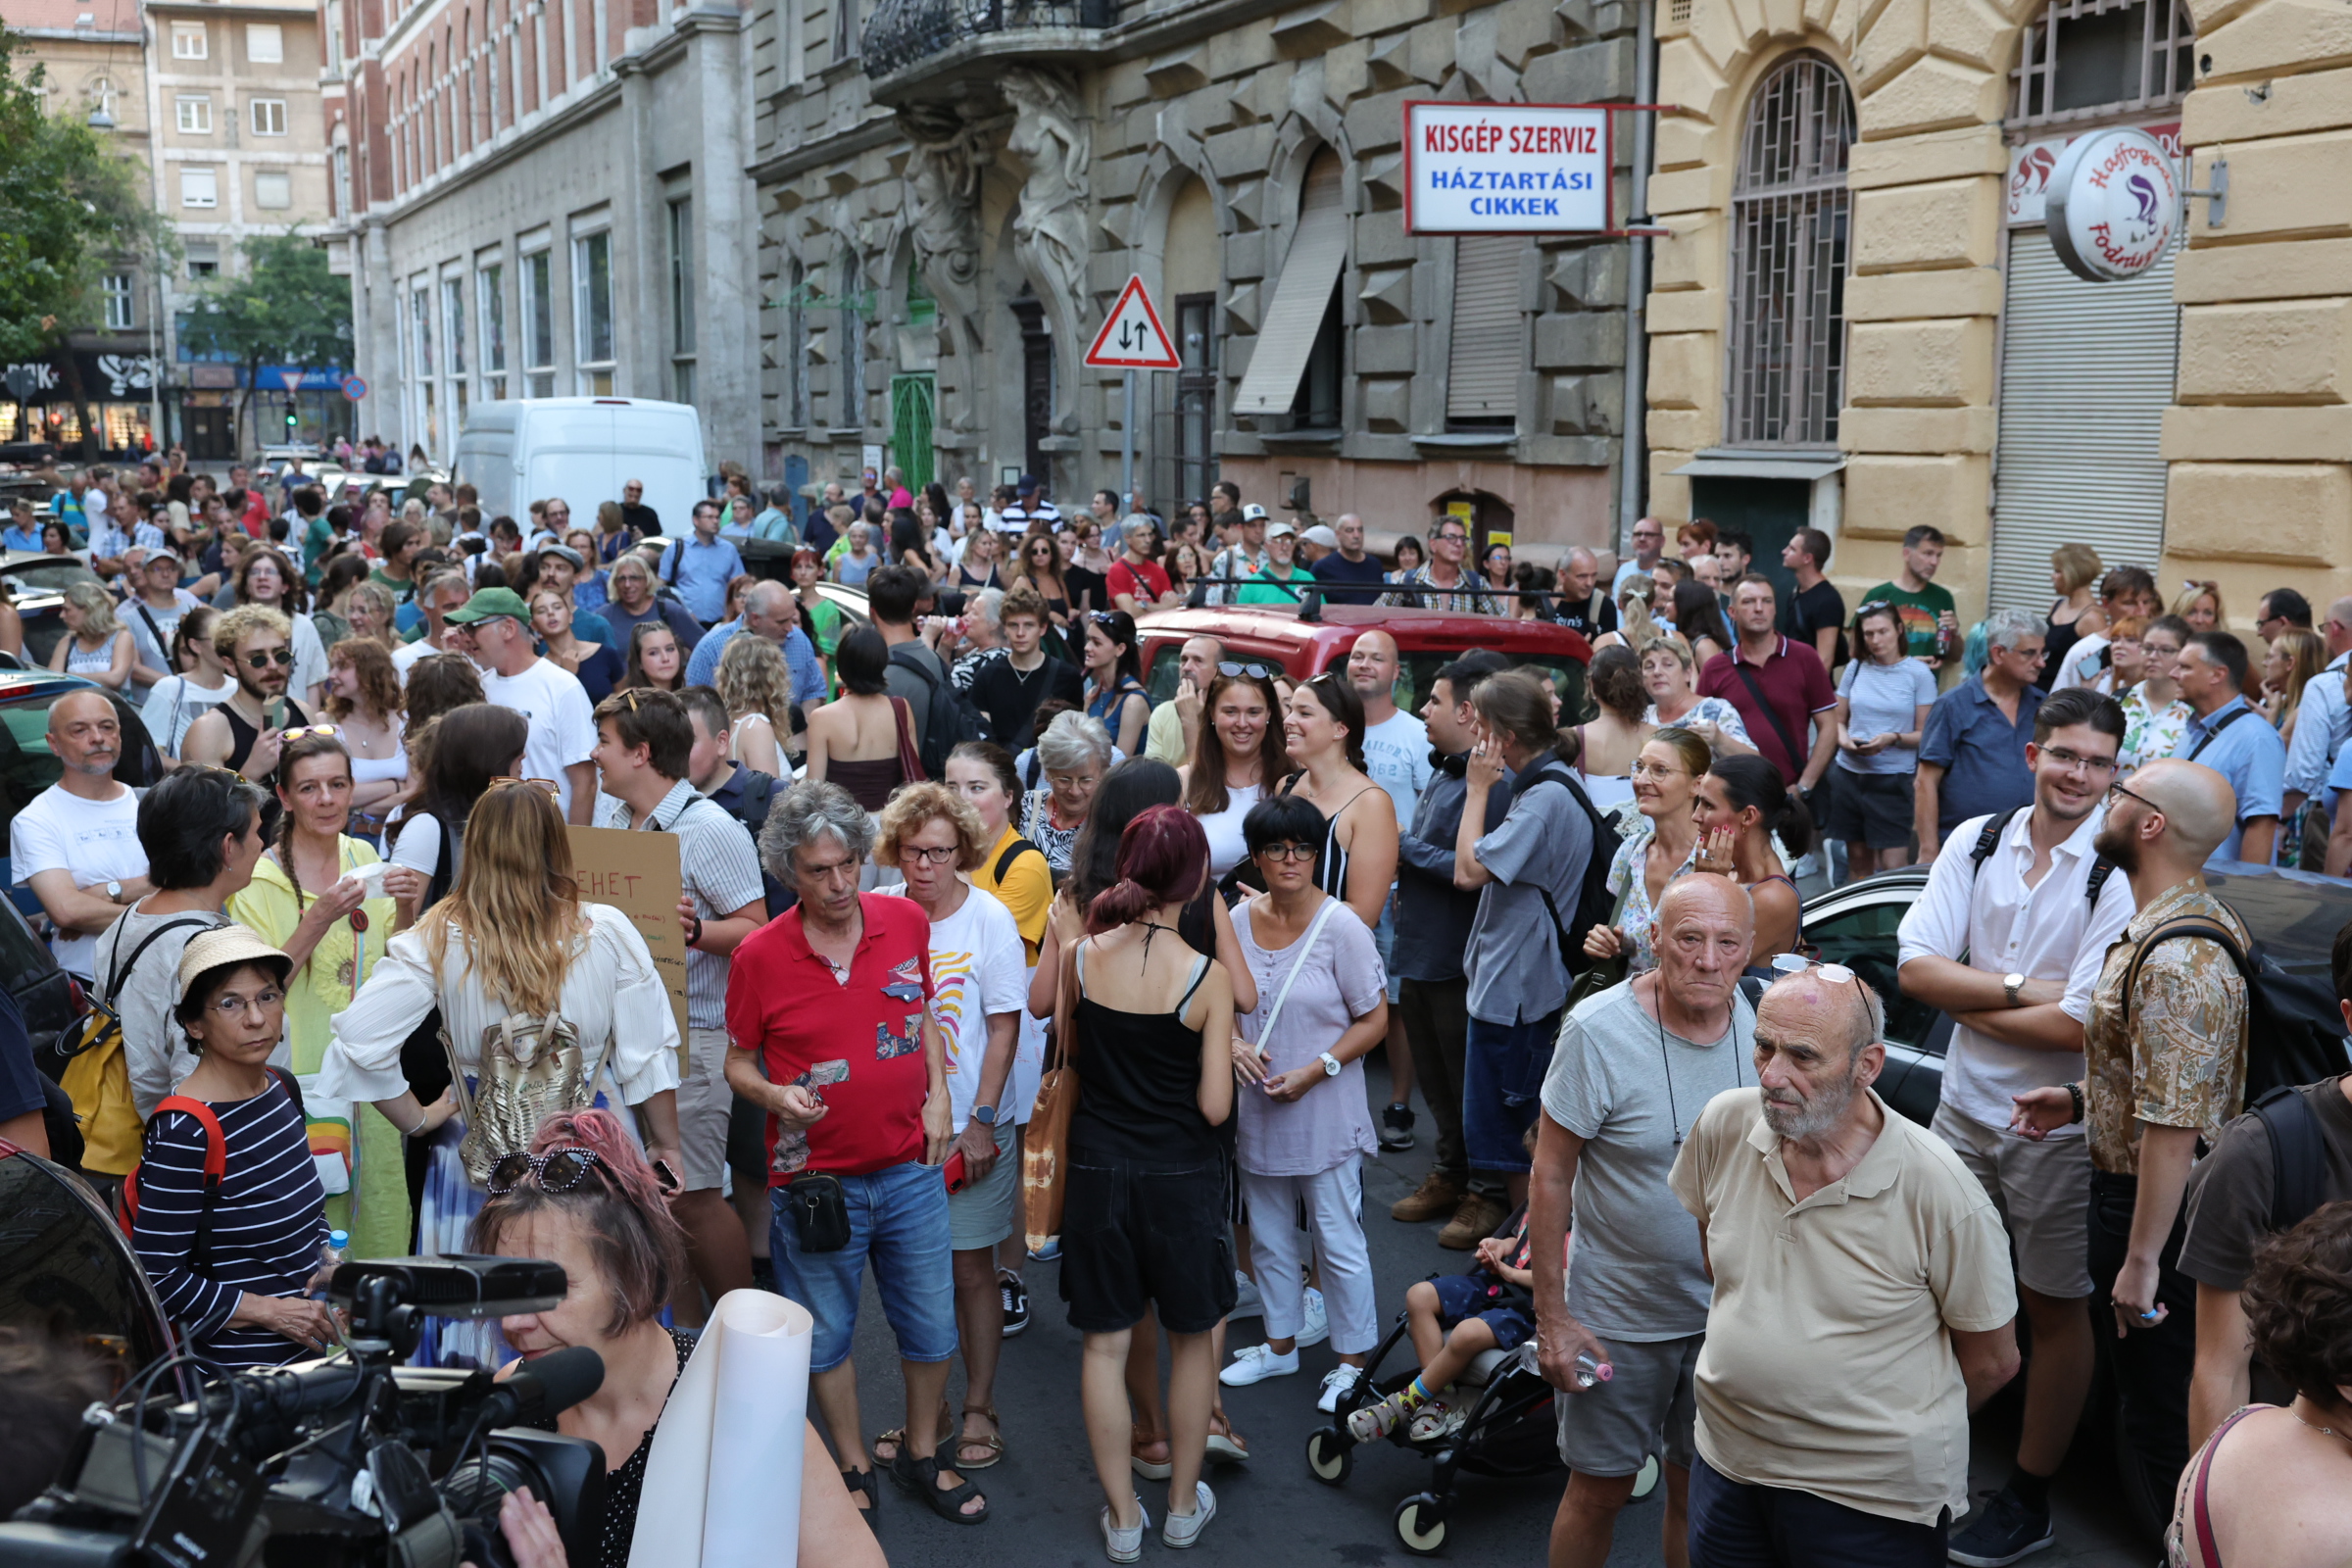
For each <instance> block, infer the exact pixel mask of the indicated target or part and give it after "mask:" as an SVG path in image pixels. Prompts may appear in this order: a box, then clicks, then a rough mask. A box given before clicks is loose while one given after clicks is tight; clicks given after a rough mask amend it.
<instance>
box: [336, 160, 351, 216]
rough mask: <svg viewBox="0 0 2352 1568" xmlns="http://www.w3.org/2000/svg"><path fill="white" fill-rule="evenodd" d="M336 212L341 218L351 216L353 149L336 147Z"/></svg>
mask: <svg viewBox="0 0 2352 1568" xmlns="http://www.w3.org/2000/svg"><path fill="white" fill-rule="evenodd" d="M335 213H336V216H338V217H341V218H349V217H350V216H351V149H350V148H349V147H337V148H336V149H335Z"/></svg>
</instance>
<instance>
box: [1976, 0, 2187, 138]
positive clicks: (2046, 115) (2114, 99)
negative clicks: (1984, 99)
mask: <svg viewBox="0 0 2352 1568" xmlns="http://www.w3.org/2000/svg"><path fill="white" fill-rule="evenodd" d="M2196 40H2197V28H2196V24H2195V23H2194V22H2193V21H2192V20H2190V17H2189V14H2188V8H2187V7H2186V6H2185V5H2182V4H2181V3H2180V0H2049V3H2048V4H2047V5H2046V6H2045V7H2044V8H2043V10H2042V13H2041V16H2040V18H2039V19H2038V20H2037V21H2035V22H2034V23H2032V24H2030V25H2028V26H2027V28H2026V41H2025V47H2024V48H2022V49H2020V50H2019V51H2018V60H2017V65H2016V67H2015V68H2014V69H2013V70H2011V71H2010V73H2009V80H2010V84H2011V88H2012V91H2011V93H2010V98H2009V123H2010V124H2012V125H2047V124H2054V123H2064V122H2067V121H2074V120H2087V119H2090V118H2092V117H2094V116H2100V115H2117V114H2134V113H2137V112H2140V111H2142V110H2149V109H2162V108H2165V107H2166V106H2168V105H2172V104H2177V103H2179V102H2180V100H2181V99H2183V98H2185V97H2187V96H2188V89H2189V87H2190V86H2191V85H2192V79H2191V77H2192V73H2193V71H2194V69H2195V68H2194V65H2193V63H2192V59H2191V57H2192V56H2193V54H2194V53H2195V45H2196Z"/></svg>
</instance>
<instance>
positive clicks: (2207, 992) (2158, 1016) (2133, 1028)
mask: <svg viewBox="0 0 2352 1568" xmlns="http://www.w3.org/2000/svg"><path fill="white" fill-rule="evenodd" d="M2186 918H2195V919H2200V920H2211V921H2213V922H2215V923H2216V924H2218V925H2221V926H2222V927H2224V928H2225V929H2227V930H2229V932H2231V933H2232V934H2233V935H2235V936H2236V938H2237V940H2238V942H2239V943H2240V945H2241V946H2243V945H2250V944H2251V942H2252V938H2251V937H2249V936H2248V935H2247V933H2246V928H2245V925H2244V923H2243V922H2242V921H2240V920H2239V919H2238V917H2237V915H2236V913H2235V911H2233V910H2232V909H2231V908H2230V907H2229V906H2228V905H2227V904H2224V903H2223V902H2222V901H2221V900H2220V899H2218V898H2216V897H2215V896H2214V895H2213V894H2212V893H2210V892H2208V891H2207V890H2206V888H2205V886H2204V884H2203V883H2202V882H2188V883H2182V884H2181V885H2180V886H2179V887H2176V888H2172V889H2170V890H2168V891H2166V892H2165V893H2163V894H2161V895H2159V896H2158V897H2157V898H2156V900H2155V901H2154V902H2153V903H2151V904H2150V905H2148V907H2146V908H2143V909H2141V910H2140V911H2139V912H2138V913H2137V914H2135V915H2133V916H2132V917H2131V924H2129V925H2127V926H2125V927H2124V934H2123V936H2122V938H2121V939H2120V940H2118V941H2117V942H2116V944H2115V945H2114V946H2113V947H2112V948H2110V949H2108V950H2107V963H2106V966H2105V967H2104V968H2103V969H2101V970H2100V972H2099V983H2098V985H2097V987H2096V988H2094V989H2093V990H2092V992H2091V999H2090V1023H2089V1026H2088V1027H2087V1028H2086V1029H2085V1030H2084V1031H2083V1039H2082V1046H2083V1054H2084V1066H2085V1069H2086V1070H2085V1073H2084V1078H2083V1098H2084V1100H2085V1101H2086V1102H2088V1103H2087V1105H2086V1107H2085V1109H2084V1113H2083V1119H2084V1121H2085V1122H2086V1123H2087V1124H2088V1129H2087V1130H2088V1132H2089V1143H2090V1162H2091V1164H2092V1165H2093V1166H2094V1167H2096V1168H2097V1169H2099V1170H2103V1171H2106V1172H2108V1173H2109V1174H2111V1175H2119V1176H2134V1175H2137V1174H2138V1173H2139V1133H2140V1123H2142V1122H2147V1123H2149V1124H2151V1125H2153V1126H2157V1127H2194V1128H2196V1129H2197V1131H2198V1132H2199V1133H2200V1134H2201V1135H2202V1136H2203V1137H2204V1140H2205V1142H2206V1143H2207V1144H2208V1145H2211V1144H2213V1143H2215V1142H2217V1141H2218V1140H2219V1139H2220V1138H2221V1136H2222V1124H2223V1123H2224V1122H2227V1121H2228V1120H2229V1118H2230V1117H2232V1116H2234V1115H2236V1114H2237V1113H2238V1110H2239V1108H2240V1105H2239V1102H2240V1101H2241V1100H2243V1099H2244V1097H2245V1088H2246V1019H2247V1007H2246V1003H2247V999H2246V982H2245V978H2244V976H2242V975H2240V974H2239V973H2238V972H2237V965H2236V964H2234V963H2232V962H2230V961H2229V954H2227V953H2225V952H2224V951H2222V948H2221V945H2220V944H2218V943H2216V942H2213V941H2211V940H2209V939H2205V938H2200V937H2175V938H2173V939H2171V940H2170V941H2167V942H2164V943H2161V944H2159V945H2158V946H2156V947H2155V948H2153V949H2151V950H2150V951H2149V953H2148V956H2147V961H2146V962H2144V963H2142V964H2141V965H2140V966H2139V978H2138V981H2137V983H2136V984H2134V985H2133V987H2132V992H2131V998H2130V999H2129V1000H2130V1004H2131V1006H2130V1013H2129V1016H2128V1017H2127V1015H2126V1008H2125V1002H2126V998H2125V997H2124V994H2123V991H2124V976H2125V975H2126V974H2127V973H2128V972H2129V971H2130V970H2131V955H2132V953H2133V952H2134V951H2135V950H2136V949H2137V948H2138V946H2139V944H2140V942H2141V940H2142V939H2143V938H2145V937H2146V936H2147V935H2148V933H2149V932H2151V931H2154V930H2155V929H2156V928H2157V927H2159V926H2162V925H2165V924H2167V923H2169V922H2171V921H2174V920H2180V919H2186Z"/></svg>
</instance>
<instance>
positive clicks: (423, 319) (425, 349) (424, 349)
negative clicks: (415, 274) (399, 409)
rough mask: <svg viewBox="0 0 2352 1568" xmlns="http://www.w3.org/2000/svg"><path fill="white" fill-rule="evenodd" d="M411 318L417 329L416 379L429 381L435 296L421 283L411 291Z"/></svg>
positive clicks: (431, 372) (431, 366)
mask: <svg viewBox="0 0 2352 1568" xmlns="http://www.w3.org/2000/svg"><path fill="white" fill-rule="evenodd" d="M409 319H410V320H411V321H412V322H414V323H415V325H416V328H417V379H418V380H420V381H429V380H431V379H432V375H433V296H432V291H431V290H430V289H428V288H426V287H425V286H424V285H423V284H421V283H419V284H418V285H417V287H416V288H414V289H412V290H410V291H409Z"/></svg>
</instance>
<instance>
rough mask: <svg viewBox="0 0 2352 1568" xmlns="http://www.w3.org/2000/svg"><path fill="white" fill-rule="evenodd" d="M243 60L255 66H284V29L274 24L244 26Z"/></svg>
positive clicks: (249, 24) (256, 23)
mask: <svg viewBox="0 0 2352 1568" xmlns="http://www.w3.org/2000/svg"><path fill="white" fill-rule="evenodd" d="M245 59H246V61H247V63H248V64H251V65H256V66H278V65H283V64H285V60H286V29H285V28H283V27H281V26H279V25H277V24H276V23H274V22H248V23H247V24H245Z"/></svg>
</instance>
